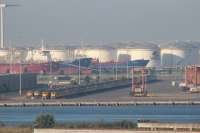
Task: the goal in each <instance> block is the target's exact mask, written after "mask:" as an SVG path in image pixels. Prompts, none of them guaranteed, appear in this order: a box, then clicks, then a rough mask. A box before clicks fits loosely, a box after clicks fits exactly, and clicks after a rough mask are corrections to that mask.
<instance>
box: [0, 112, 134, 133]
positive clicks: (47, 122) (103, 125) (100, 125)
mask: <svg viewBox="0 0 200 133" xmlns="http://www.w3.org/2000/svg"><path fill="white" fill-rule="evenodd" d="M136 127H137V125H136V123H133V122H131V121H126V120H124V121H119V122H105V121H99V122H71V123H70V122H66V123H56V122H55V119H54V117H53V116H52V115H50V114H41V115H39V116H37V117H36V119H35V121H34V123H33V124H32V123H25V124H20V125H17V126H16V127H7V126H6V125H4V124H3V123H2V122H1V124H0V133H32V132H33V128H64V129H134V128H136Z"/></svg>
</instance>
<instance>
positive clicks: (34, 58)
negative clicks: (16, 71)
mask: <svg viewBox="0 0 200 133" xmlns="http://www.w3.org/2000/svg"><path fill="white" fill-rule="evenodd" d="M26 61H28V62H48V61H51V56H50V54H49V51H46V50H45V51H44V50H43V51H42V50H40V49H34V50H29V51H28V53H27V56H26Z"/></svg>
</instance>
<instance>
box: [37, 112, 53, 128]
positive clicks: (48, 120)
mask: <svg viewBox="0 0 200 133" xmlns="http://www.w3.org/2000/svg"><path fill="white" fill-rule="evenodd" d="M54 126H55V119H54V117H53V116H52V115H50V114H41V115H39V116H37V118H36V119H35V121H34V127H36V128H52V127H54Z"/></svg>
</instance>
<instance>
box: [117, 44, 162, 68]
mask: <svg viewBox="0 0 200 133" xmlns="http://www.w3.org/2000/svg"><path fill="white" fill-rule="evenodd" d="M125 56H126V57H127V59H130V60H140V59H144V60H149V63H148V64H147V67H159V66H160V49H159V47H158V46H157V45H155V44H152V43H138V42H132V43H129V44H128V46H126V48H119V49H118V51H117V60H118V61H120V62H123V59H122V58H124V57H125Z"/></svg>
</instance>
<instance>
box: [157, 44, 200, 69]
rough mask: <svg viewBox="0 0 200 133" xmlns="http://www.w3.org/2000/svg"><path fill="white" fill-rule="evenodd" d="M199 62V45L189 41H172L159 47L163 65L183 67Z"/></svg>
mask: <svg viewBox="0 0 200 133" xmlns="http://www.w3.org/2000/svg"><path fill="white" fill-rule="evenodd" d="M198 63H199V47H198V45H195V43H191V42H190V41H184V42H183V41H173V42H170V43H167V44H165V45H163V46H162V47H161V64H162V66H163V67H183V66H187V65H194V64H198Z"/></svg>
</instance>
